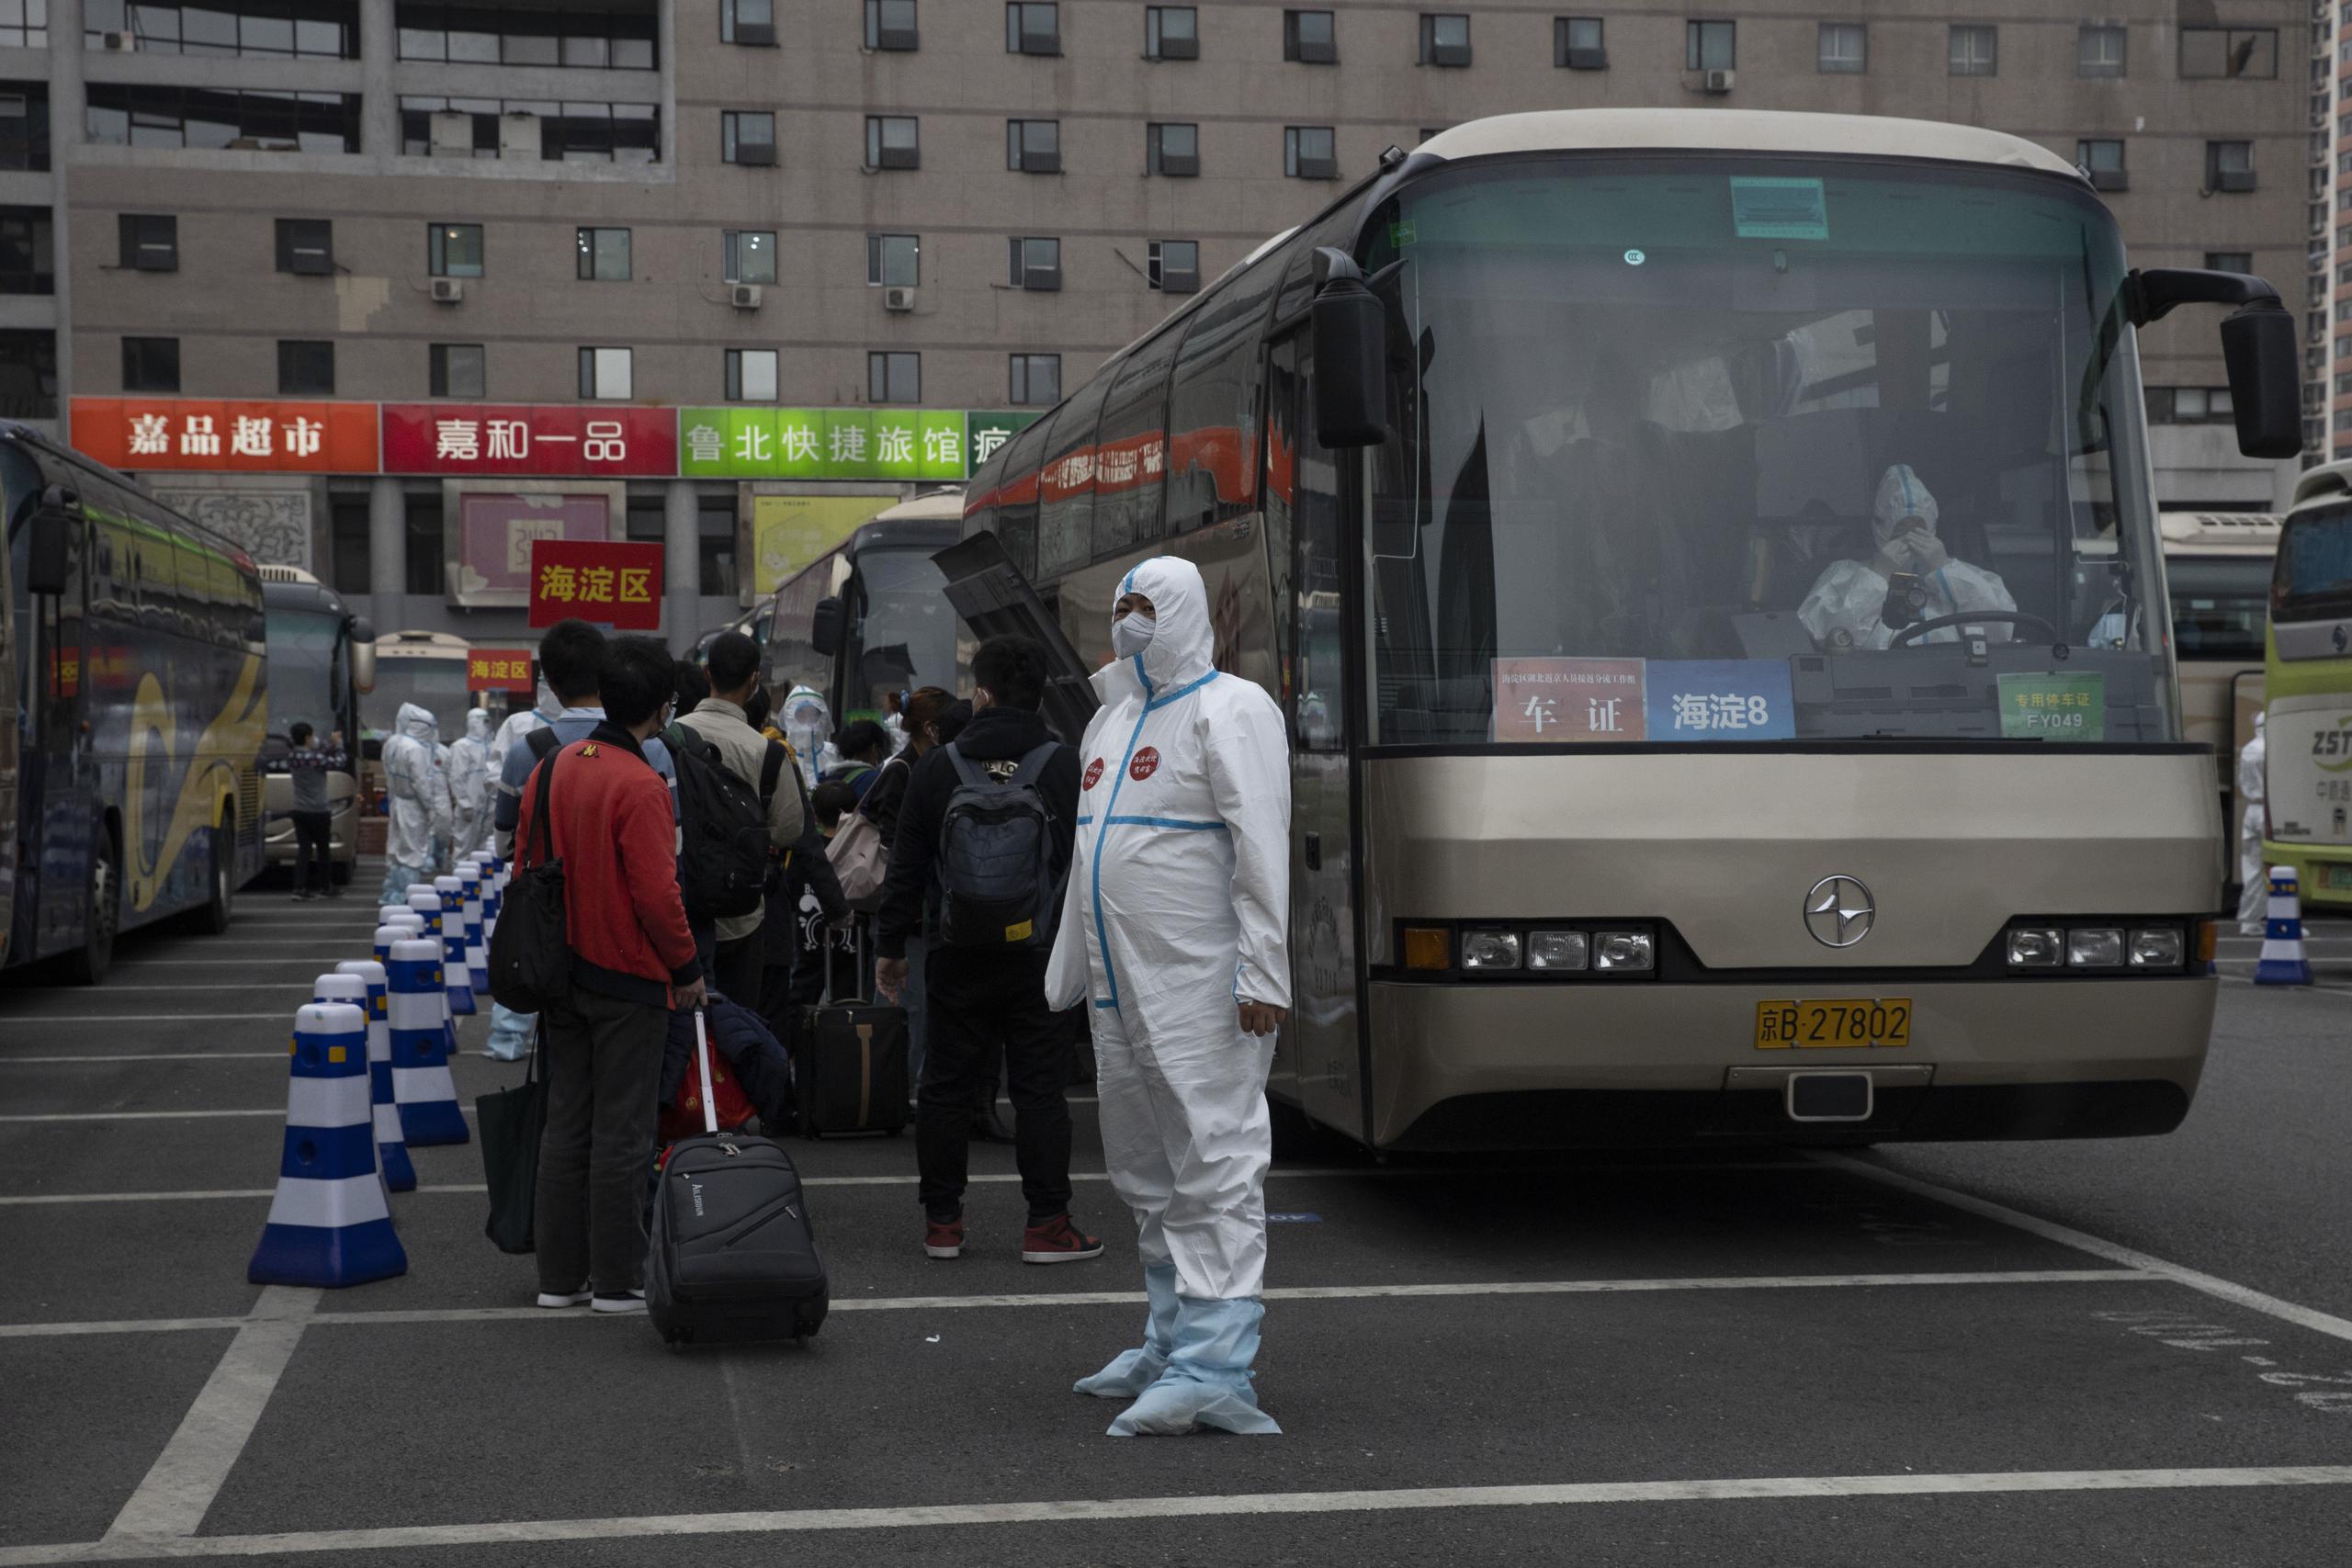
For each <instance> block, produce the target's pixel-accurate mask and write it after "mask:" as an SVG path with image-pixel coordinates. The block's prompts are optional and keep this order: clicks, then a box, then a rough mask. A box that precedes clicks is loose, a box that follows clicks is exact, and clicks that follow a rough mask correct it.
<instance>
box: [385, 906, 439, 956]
mask: <svg viewBox="0 0 2352 1568" xmlns="http://www.w3.org/2000/svg"><path fill="white" fill-rule="evenodd" d="M401 914H403V915H406V916H407V917H408V919H404V920H386V921H385V922H384V923H383V924H382V925H380V926H378V927H377V928H376V936H375V946H376V962H377V963H379V964H389V963H390V962H391V957H392V943H394V942H418V941H425V940H429V939H427V938H426V937H425V935H424V922H423V921H421V920H419V919H417V918H416V913H415V911H414V910H413V909H403V910H401Z"/></svg>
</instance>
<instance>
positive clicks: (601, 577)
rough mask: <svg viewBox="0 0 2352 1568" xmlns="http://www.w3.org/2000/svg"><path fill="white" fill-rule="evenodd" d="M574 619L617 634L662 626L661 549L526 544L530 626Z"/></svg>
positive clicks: (574, 542) (551, 541)
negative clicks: (529, 576) (611, 629)
mask: <svg viewBox="0 0 2352 1568" xmlns="http://www.w3.org/2000/svg"><path fill="white" fill-rule="evenodd" d="M571 615H577V616H578V617H580V619H582V620H583V621H594V622H596V623H597V624H599V625H601V626H611V627H613V628H614V629H616V630H617V631H629V632H650V631H657V630H659V629H660V628H661V626H662V547H661V546H659V545H643V544H628V543H622V544H606V543H602V542H591V541H587V540H582V539H534V540H532V541H531V625H533V626H553V625H555V624H556V623H557V622H558V621H560V620H562V619H564V618H565V617H567V616H571Z"/></svg>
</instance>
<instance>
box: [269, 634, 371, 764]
mask: <svg viewBox="0 0 2352 1568" xmlns="http://www.w3.org/2000/svg"><path fill="white" fill-rule="evenodd" d="M342 655H343V617H342V616H340V615H329V614H326V613H325V612H323V611H318V610H272V611H270V612H269V732H270V733H271V734H272V735H275V736H277V737H279V738H281V739H283V738H284V737H285V736H286V735H287V733H288V731H289V730H291V729H292V728H293V727H294V725H295V724H296V723H297V722H298V721H299V722H301V723H306V724H308V725H309V726H310V727H311V728H312V729H314V730H316V731H318V734H319V739H321V740H322V741H323V740H324V739H326V738H327V737H328V736H329V735H331V734H333V733H334V731H335V730H337V729H340V728H342V727H343V719H342V713H343V699H344V690H343V688H344V668H343V658H342ZM345 739H346V740H348V739H352V738H351V737H349V736H346V737H345Z"/></svg>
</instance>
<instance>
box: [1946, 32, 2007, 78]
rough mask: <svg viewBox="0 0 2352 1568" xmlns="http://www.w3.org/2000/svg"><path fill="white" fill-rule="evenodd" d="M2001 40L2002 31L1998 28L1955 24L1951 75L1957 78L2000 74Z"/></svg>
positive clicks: (1952, 36)
mask: <svg viewBox="0 0 2352 1568" xmlns="http://www.w3.org/2000/svg"><path fill="white" fill-rule="evenodd" d="M2000 39H2001V31H2000V29H1999V28H1989V27H1981V26H1976V25H1973V24H1971V25H1968V26H1962V25H1960V24H1958V23H1955V24H1953V26H1952V29H1951V73H1952V74H1953V75H1955V76H1993V75H1997V74H1999V72H2000Z"/></svg>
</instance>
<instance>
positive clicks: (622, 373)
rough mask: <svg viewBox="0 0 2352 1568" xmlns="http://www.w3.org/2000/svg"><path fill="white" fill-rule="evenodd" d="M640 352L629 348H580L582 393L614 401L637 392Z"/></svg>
mask: <svg viewBox="0 0 2352 1568" xmlns="http://www.w3.org/2000/svg"><path fill="white" fill-rule="evenodd" d="M635 359H636V355H635V354H634V352H633V351H632V350H629V349H626V348H583V349H582V350H581V351H580V395H581V396H582V397H583V398H596V399H601V400H605V401H607V402H610V401H614V400H622V401H626V400H628V399H630V398H633V397H635V396H636V395H637V373H636V368H635Z"/></svg>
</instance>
